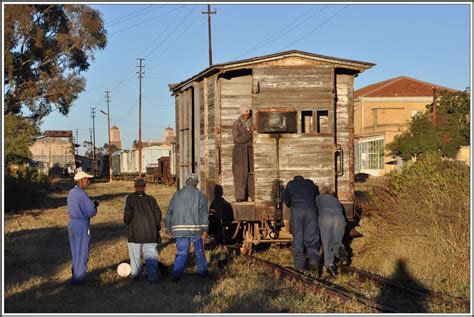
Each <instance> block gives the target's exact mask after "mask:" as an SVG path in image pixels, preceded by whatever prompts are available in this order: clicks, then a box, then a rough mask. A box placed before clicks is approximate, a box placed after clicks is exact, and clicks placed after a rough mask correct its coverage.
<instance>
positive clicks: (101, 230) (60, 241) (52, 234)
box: [5, 224, 127, 288]
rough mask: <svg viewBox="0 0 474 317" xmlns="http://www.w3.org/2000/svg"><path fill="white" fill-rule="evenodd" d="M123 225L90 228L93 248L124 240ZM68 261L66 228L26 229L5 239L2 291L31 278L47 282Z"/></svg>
mask: <svg viewBox="0 0 474 317" xmlns="http://www.w3.org/2000/svg"><path fill="white" fill-rule="evenodd" d="M126 235H127V232H126V227H125V226H124V225H123V224H97V225H96V224H92V225H91V252H92V249H93V248H94V246H95V245H102V244H106V243H108V242H109V241H115V240H116V239H118V238H121V237H126ZM70 261H71V251H70V246H69V238H68V232H67V227H51V228H39V229H26V230H21V231H16V232H12V233H8V234H7V235H5V288H8V287H10V286H12V285H13V284H15V283H20V284H21V283H25V282H27V281H29V280H31V279H33V278H38V277H40V278H47V279H50V278H51V277H52V276H54V275H55V274H56V273H58V271H59V270H60V269H61V268H62V267H63V266H64V265H66V264H67V263H70Z"/></svg>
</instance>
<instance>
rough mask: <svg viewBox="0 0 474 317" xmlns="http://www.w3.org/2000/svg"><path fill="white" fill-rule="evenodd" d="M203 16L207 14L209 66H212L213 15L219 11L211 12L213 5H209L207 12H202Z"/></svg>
mask: <svg viewBox="0 0 474 317" xmlns="http://www.w3.org/2000/svg"><path fill="white" fill-rule="evenodd" d="M201 13H202V14H207V32H208V35H209V66H212V40H211V14H216V13H217V11H216V9H214V11H211V5H210V4H208V5H207V12H204V11H201Z"/></svg>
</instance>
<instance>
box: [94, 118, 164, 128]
mask: <svg viewBox="0 0 474 317" xmlns="http://www.w3.org/2000/svg"><path fill="white" fill-rule="evenodd" d="M110 117H111V118H115V119H119V120H121V122H126V123H130V124H134V125H136V124H137V123H138V122H137V121H133V120H128V119H127V118H123V117H119V116H110ZM100 120H105V119H100ZM142 125H144V126H147V127H152V128H160V129H162V128H163V129H166V128H167V127H168V126H166V127H165V126H158V125H154V124H150V123H145V122H142Z"/></svg>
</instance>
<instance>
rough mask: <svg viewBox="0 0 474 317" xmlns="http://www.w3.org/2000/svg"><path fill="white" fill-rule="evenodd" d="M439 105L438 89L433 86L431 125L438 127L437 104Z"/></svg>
mask: <svg viewBox="0 0 474 317" xmlns="http://www.w3.org/2000/svg"><path fill="white" fill-rule="evenodd" d="M437 103H438V89H437V87H436V86H433V104H432V108H431V123H432V124H433V125H436V104H437Z"/></svg>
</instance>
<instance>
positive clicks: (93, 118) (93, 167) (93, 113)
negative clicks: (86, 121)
mask: <svg viewBox="0 0 474 317" xmlns="http://www.w3.org/2000/svg"><path fill="white" fill-rule="evenodd" d="M91 117H92V133H93V135H94V140H93V143H92V146H93V148H94V150H93V151H92V160H93V164H92V175H94V176H95V165H96V157H95V108H91Z"/></svg>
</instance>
